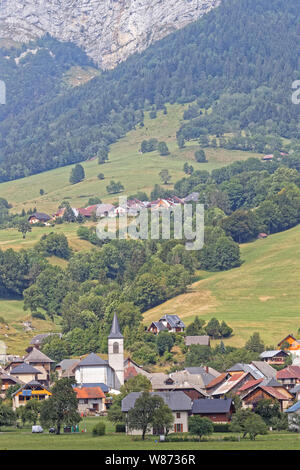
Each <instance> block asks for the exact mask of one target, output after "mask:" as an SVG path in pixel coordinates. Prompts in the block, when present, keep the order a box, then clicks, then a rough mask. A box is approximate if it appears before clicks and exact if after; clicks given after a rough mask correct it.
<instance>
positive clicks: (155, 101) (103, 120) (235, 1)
mask: <svg viewBox="0 0 300 470" xmlns="http://www.w3.org/2000/svg"><path fill="white" fill-rule="evenodd" d="M299 23H300V18H299V14H298V5H297V4H296V3H294V2H284V1H283V0H257V1H255V2H253V1H251V0H227V1H226V2H223V4H222V5H221V6H220V7H219V8H217V9H216V10H214V11H212V12H211V13H209V14H208V15H206V16H205V17H203V18H202V19H200V20H199V21H198V22H196V23H194V24H192V25H190V26H188V27H186V28H185V29H183V30H181V31H179V32H176V33H174V34H172V35H170V36H168V37H167V38H165V39H163V40H162V41H160V42H158V43H156V44H155V45H153V46H151V47H150V48H149V49H148V50H147V51H145V52H144V53H143V54H136V55H134V56H132V57H130V58H129V59H128V60H127V61H126V62H125V63H124V64H122V65H120V66H118V67H117V68H116V69H115V70H113V71H109V72H105V73H103V74H102V75H101V76H100V77H97V78H95V79H94V80H92V81H90V82H89V83H88V84H86V85H84V86H82V87H79V88H78V89H76V90H71V91H67V92H65V93H64V94H63V95H57V94H55V90H53V94H52V93H50V95H48V97H47V100H45V102H44V101H43V100H41V101H40V100H39V99H38V100H35V101H34V102H33V103H31V104H30V105H29V106H26V108H24V106H22V102H23V101H24V100H25V102H26V99H25V97H26V96H28V93H29V89H30V86H29V83H28V82H27V84H26V83H25V84H24V83H23V84H22V91H20V88H19V85H18V83H17V84H15V85H14V86H15V87H16V88H17V89H16V90H14V86H13V81H12V80H10V79H9V77H3V76H1V74H0V79H3V78H7V80H8V105H7V107H6V110H5V111H3V110H2V111H1V112H2V113H4V114H2V122H1V124H0V133H1V136H2V139H1V142H0V161H1V164H0V181H7V180H10V179H15V178H19V177H22V176H24V175H28V174H34V173H39V172H41V171H44V170H47V169H51V168H56V167H58V166H62V165H66V164H68V163H74V162H78V161H82V160H86V159H89V158H91V157H94V156H95V155H98V154H99V153H100V154H101V152H102V150H103V148H104V149H106V148H107V147H108V146H109V145H110V144H111V143H113V142H115V141H116V140H118V139H119V138H120V137H122V136H123V135H124V134H125V133H126V132H128V130H130V129H132V128H133V127H134V126H136V125H138V124H140V125H143V124H142V123H143V111H145V110H148V111H151V110H152V111H155V109H161V108H163V106H164V103H166V102H170V103H174V102H181V103H182V102H184V103H188V102H191V103H193V106H192V107H191V109H190V110H189V113H188V114H186V116H185V117H186V119H187V124H186V125H184V126H182V128H181V129H180V131H179V132H178V138H181V139H183V140H187V139H191V138H198V137H200V136H202V135H204V136H205V135H210V136H214V135H216V136H217V138H218V139H220V138H221V139H222V135H223V133H228V132H234V133H239V132H241V131H243V134H241V135H238V137H239V139H240V140H239V141H238V142H237V143H236V142H235V143H232V142H231V148H234V146H236V147H238V148H247V149H249V148H252V149H254V150H256V151H261V152H263V151H265V150H270V151H281V150H282V147H283V142H282V141H281V140H280V139H279V138H278V137H279V136H281V137H285V138H287V139H298V138H299V137H300V136H299V129H298V120H299V109H300V108H299V107H298V106H295V105H292V103H291V93H292V90H291V84H292V82H293V80H295V79H297V78H300V72H298V70H297V69H298V65H299V59H298V57H299V54H298V51H299V34H300V33H299V31H300V28H299V26H300V25H299ZM41 53H42V52H41ZM4 55H6V53H5V54H4ZM3 60H4V61H6V59H3V57H2V61H3ZM25 60H26V59H25ZM83 60H85V59H83ZM12 68H13V65H12ZM53 73H54V72H53ZM49 75H51V74H49ZM41 77H42V81H43V76H42V75H41ZM19 83H20V82H19ZM39 86H42V85H36V87H39ZM43 86H46V85H45V83H43ZM46 88H49V87H48V85H47V86H46ZM12 94H14V95H15V96H18V95H20V97H19V98H18V99H19V100H20V103H21V104H20V107H18V106H16V102H15V101H13V104H11V103H12V102H11V103H10V101H9V97H10V96H11V95H12ZM38 94H39V95H40V93H38ZM11 106H13V108H11ZM152 108H153V109H152ZM265 133H268V134H269V137H268V138H267V139H266V138H265V137H264V134H265ZM241 138H242V139H243V140H242V141H241ZM219 145H228V142H226V141H224V142H222V140H221V142H219ZM291 145H292V146H294V147H296V146H297V142H296V141H293V142H292V144H291Z"/></svg>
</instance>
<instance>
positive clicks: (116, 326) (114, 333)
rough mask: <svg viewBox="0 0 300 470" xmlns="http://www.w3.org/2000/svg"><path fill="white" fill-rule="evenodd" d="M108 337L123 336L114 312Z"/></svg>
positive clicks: (116, 337) (117, 337)
mask: <svg viewBox="0 0 300 470" xmlns="http://www.w3.org/2000/svg"><path fill="white" fill-rule="evenodd" d="M108 338H109V339H114V338H115V339H119V338H123V335H122V333H121V331H120V327H119V322H118V317H117V315H116V314H114V319H113V323H112V327H111V330H110V334H109V336H108Z"/></svg>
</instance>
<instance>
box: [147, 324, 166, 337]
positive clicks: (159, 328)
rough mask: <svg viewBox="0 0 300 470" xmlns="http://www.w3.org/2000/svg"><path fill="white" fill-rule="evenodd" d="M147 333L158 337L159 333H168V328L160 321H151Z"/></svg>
mask: <svg viewBox="0 0 300 470" xmlns="http://www.w3.org/2000/svg"><path fill="white" fill-rule="evenodd" d="M148 331H150V332H151V333H154V334H155V335H158V333H160V332H161V331H168V328H167V327H166V326H165V325H164V324H163V322H161V321H153V322H152V323H151V325H150V326H149V328H148Z"/></svg>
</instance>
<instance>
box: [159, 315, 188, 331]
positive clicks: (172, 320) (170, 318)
mask: <svg viewBox="0 0 300 470" xmlns="http://www.w3.org/2000/svg"><path fill="white" fill-rule="evenodd" d="M163 320H165V321H167V322H168V323H169V325H170V326H171V328H176V327H177V328H178V327H179V328H185V324H184V323H183V322H182V321H181V320H180V318H179V316H178V315H164V316H163V317H161V318H160V319H159V321H163Z"/></svg>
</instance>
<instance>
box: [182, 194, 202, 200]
mask: <svg viewBox="0 0 300 470" xmlns="http://www.w3.org/2000/svg"><path fill="white" fill-rule="evenodd" d="M198 200H199V193H196V192H194V193H191V194H189V195H188V196H186V197H185V198H184V199H183V201H184V202H198Z"/></svg>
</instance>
